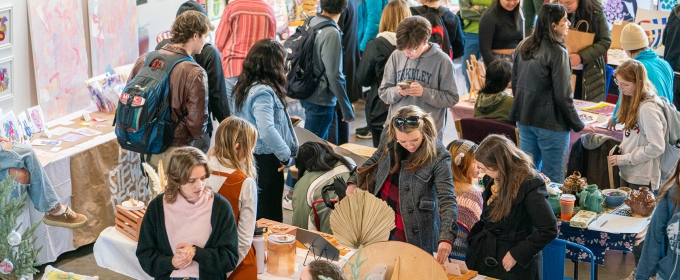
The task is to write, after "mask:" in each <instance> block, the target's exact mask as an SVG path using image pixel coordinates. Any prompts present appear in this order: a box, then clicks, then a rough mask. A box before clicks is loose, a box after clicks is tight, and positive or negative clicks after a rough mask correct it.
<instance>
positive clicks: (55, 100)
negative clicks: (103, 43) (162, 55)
mask: <svg viewBox="0 0 680 280" xmlns="http://www.w3.org/2000/svg"><path fill="white" fill-rule="evenodd" d="M115 2H118V1H115ZM119 20H120V19H119ZM120 21H121V22H124V21H123V20H120ZM28 22H29V29H30V31H31V45H32V48H33V64H34V69H35V82H36V91H37V93H38V105H40V107H41V108H42V109H43V110H44V112H43V113H44V119H46V120H53V119H56V118H58V117H61V116H65V115H67V114H69V113H73V112H76V111H79V110H82V109H85V108H87V107H90V105H91V104H92V98H90V93H89V92H88V90H87V87H86V86H85V84H84V83H83V81H85V80H87V79H88V77H89V74H88V69H89V63H88V60H87V47H86V44H85V31H84V29H85V27H84V26H85V24H84V21H83V7H82V5H81V1H79V0H28ZM135 45H136V44H135Z"/></svg>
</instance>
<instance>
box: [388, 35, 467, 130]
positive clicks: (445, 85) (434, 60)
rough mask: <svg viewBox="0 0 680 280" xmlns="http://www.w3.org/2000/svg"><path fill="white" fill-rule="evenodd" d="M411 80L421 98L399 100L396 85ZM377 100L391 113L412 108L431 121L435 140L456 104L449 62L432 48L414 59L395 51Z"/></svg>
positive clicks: (453, 80) (451, 68)
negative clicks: (429, 115)
mask: <svg viewBox="0 0 680 280" xmlns="http://www.w3.org/2000/svg"><path fill="white" fill-rule="evenodd" d="M405 80H412V81H414V82H418V83H420V84H421V85H422V86H423V88H424V91H423V96H421V97H415V96H401V95H400V94H399V89H398V87H397V83H399V82H402V81H405ZM378 93H379V95H380V99H382V101H384V102H385V103H387V104H389V105H390V110H389V112H388V116H389V118H392V116H393V115H394V112H396V111H397V110H399V108H401V107H403V106H407V105H416V106H418V107H420V108H421V109H423V110H424V111H425V112H427V113H430V114H431V115H432V118H434V121H435V125H436V126H437V131H438V135H439V138H440V139H441V137H442V136H443V135H444V125H445V122H446V111H447V110H446V109H447V108H451V107H453V105H456V103H458V88H457V87H456V78H455V73H454V70H453V62H451V59H450V58H449V56H448V55H447V54H445V53H444V52H442V51H441V49H439V46H438V45H436V44H432V43H430V49H429V50H428V51H427V52H425V53H423V54H422V55H421V56H420V57H418V58H416V59H413V60H411V59H409V58H408V57H407V56H406V55H405V54H404V52H403V51H399V50H395V51H394V52H393V53H392V55H391V56H390V58H389V59H388V60H387V63H386V64H385V74H383V81H382V85H380V89H379V90H378Z"/></svg>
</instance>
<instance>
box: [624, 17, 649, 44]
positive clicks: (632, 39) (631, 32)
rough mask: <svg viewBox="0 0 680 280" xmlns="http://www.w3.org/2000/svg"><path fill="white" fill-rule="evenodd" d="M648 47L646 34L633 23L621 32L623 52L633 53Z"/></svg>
mask: <svg viewBox="0 0 680 280" xmlns="http://www.w3.org/2000/svg"><path fill="white" fill-rule="evenodd" d="M647 46H649V40H648V39H647V33H645V31H644V30H642V27H640V26H639V25H637V24H635V23H629V24H627V25H626V26H624V27H623V30H622V31H621V48H622V49H623V50H624V51H634V50H639V49H643V48H645V47H647Z"/></svg>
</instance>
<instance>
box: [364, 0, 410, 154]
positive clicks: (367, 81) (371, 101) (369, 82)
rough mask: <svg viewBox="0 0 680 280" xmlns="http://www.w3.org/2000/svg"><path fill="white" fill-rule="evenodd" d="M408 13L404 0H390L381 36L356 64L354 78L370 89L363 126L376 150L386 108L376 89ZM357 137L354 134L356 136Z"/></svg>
mask: <svg viewBox="0 0 680 280" xmlns="http://www.w3.org/2000/svg"><path fill="white" fill-rule="evenodd" d="M410 16H411V12H410V10H409V9H408V6H406V3H405V2H404V1H392V2H390V3H389V4H387V6H385V9H384V10H383V13H382V18H381V19H380V33H378V36H377V37H376V38H375V39H372V40H370V41H368V43H367V44H366V48H365V49H364V53H363V55H362V57H361V62H359V69H358V70H357V79H358V80H359V84H361V85H362V86H365V87H371V89H370V90H369V91H368V97H367V98H366V124H367V125H368V129H369V131H370V133H371V135H372V137H373V147H376V148H377V147H378V144H379V143H380V135H381V134H382V131H383V128H384V126H385V120H387V105H386V104H385V102H383V101H382V100H380V96H378V89H379V88H380V84H382V81H383V74H384V73H385V63H387V60H388V59H389V58H390V56H391V55H392V52H394V50H395V49H396V46H397V34H396V33H395V31H397V26H399V23H400V22H401V21H402V20H404V19H405V18H407V17H410ZM359 135H360V134H359V133H358V134H357V137H360V136H359Z"/></svg>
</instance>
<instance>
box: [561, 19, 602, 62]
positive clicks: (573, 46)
mask: <svg viewBox="0 0 680 280" xmlns="http://www.w3.org/2000/svg"><path fill="white" fill-rule="evenodd" d="M581 24H585V25H586V32H583V31H578V29H579V27H580V26H581ZM589 29H590V25H589V24H588V22H587V21H585V20H579V21H578V23H576V26H575V28H570V29H569V32H568V33H567V37H566V38H564V44H565V45H566V46H567V50H569V53H570V54H572V53H578V52H580V51H582V50H583V49H585V48H587V47H588V46H590V45H592V44H593V43H594V42H595V33H588V30H589Z"/></svg>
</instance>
